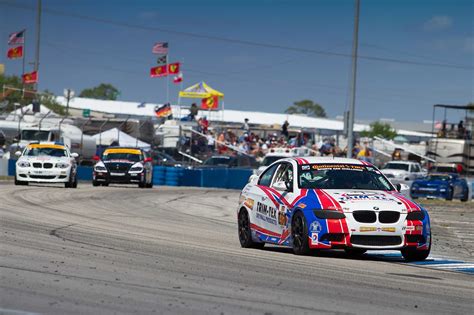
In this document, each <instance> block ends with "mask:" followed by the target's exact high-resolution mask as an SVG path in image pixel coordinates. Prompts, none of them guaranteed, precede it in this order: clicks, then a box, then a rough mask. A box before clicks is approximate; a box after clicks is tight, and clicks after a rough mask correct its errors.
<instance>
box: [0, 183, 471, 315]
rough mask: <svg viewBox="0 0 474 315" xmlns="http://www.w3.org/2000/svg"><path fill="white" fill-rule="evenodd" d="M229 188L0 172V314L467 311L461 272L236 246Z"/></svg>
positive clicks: (234, 195) (466, 277)
mask: <svg viewBox="0 0 474 315" xmlns="http://www.w3.org/2000/svg"><path fill="white" fill-rule="evenodd" d="M238 197H239V192H238V191H226V190H217V189H216V190H213V189H191V188H170V187H157V188H154V189H139V188H135V187H123V186H122V187H121V186H115V187H113V186H111V187H92V186H90V184H80V185H79V188H78V189H64V188H61V187H41V186H28V187H16V186H13V185H12V184H11V183H6V182H3V183H0V220H1V221H0V228H1V229H0V231H1V242H0V246H1V248H0V254H1V257H0V314H37V313H43V314H150V313H151V314H152V313H158V314H267V315H268V314H318V313H323V314H333V313H336V314H368V313H370V314H402V313H430V314H450V313H457V314H472V313H474V299H473V296H474V281H473V280H474V277H473V276H472V275H470V274H463V273H457V272H450V271H444V270H434V269H430V268H424V267H419V266H413V265H406V264H403V263H400V262H397V261H391V260H384V259H380V258H375V257H372V256H370V255H366V256H365V257H364V258H362V259H349V258H348V257H346V256H345V255H344V254H343V253H341V252H336V251H334V252H328V253H323V254H321V255H318V256H317V255H313V256H307V257H300V256H295V255H293V254H292V253H291V251H289V250H286V249H281V248H277V247H266V249H264V250H251V249H242V248H240V245H239V242H238V239H237V230H236V220H235V217H236V215H235V206H236V203H237V200H238ZM471 206H472V204H470V205H469V206H468V207H467V208H466V209H468V210H469V209H470V210H472V208H471ZM463 217H465V216H464V215H463ZM469 220H470V219H469ZM437 230H438V231H439V229H438V227H437V225H436V221H435V222H434V223H433V231H437ZM436 239H438V241H437V242H439V243H440V244H441V243H443V242H446V240H449V238H448V239H447V238H444V236H435V240H436ZM448 243H449V242H448ZM437 251H438V252H437ZM441 251H442V252H444V250H441ZM456 251H457V250H456V248H454V249H452V251H451V254H455V253H456ZM458 251H459V249H458ZM434 253H435V254H436V253H438V254H441V252H440V251H439V249H438V247H437V245H436V243H435V245H434ZM470 254H471V252H468V254H464V255H470ZM469 257H470V256H469ZM469 257H468V258H469Z"/></svg>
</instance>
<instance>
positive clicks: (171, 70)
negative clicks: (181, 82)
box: [168, 62, 179, 74]
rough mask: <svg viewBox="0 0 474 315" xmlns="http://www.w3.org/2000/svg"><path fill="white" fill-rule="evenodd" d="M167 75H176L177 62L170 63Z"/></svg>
mask: <svg viewBox="0 0 474 315" xmlns="http://www.w3.org/2000/svg"><path fill="white" fill-rule="evenodd" d="M168 73H169V74H177V73H179V62H175V63H170V64H169V65H168Z"/></svg>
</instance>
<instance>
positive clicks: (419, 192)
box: [410, 189, 448, 199]
mask: <svg viewBox="0 0 474 315" xmlns="http://www.w3.org/2000/svg"><path fill="white" fill-rule="evenodd" d="M410 196H411V197H413V198H442V199H445V198H447V197H448V190H447V189H446V190H444V191H440V190H439V189H429V190H428V189H425V190H424V189H416V190H415V189H412V190H410Z"/></svg>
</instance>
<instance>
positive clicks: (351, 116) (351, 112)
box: [347, 0, 360, 158]
mask: <svg viewBox="0 0 474 315" xmlns="http://www.w3.org/2000/svg"><path fill="white" fill-rule="evenodd" d="M359 6H360V0H355V17H354V39H353V42H352V80H351V106H350V108H349V119H348V120H349V123H348V126H347V135H348V136H347V157H348V158H351V157H352V149H353V148H354V116H355V115H354V114H355V98H356V79H357V47H358V41H359Z"/></svg>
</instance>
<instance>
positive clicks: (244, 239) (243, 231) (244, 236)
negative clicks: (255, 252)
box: [237, 209, 265, 249]
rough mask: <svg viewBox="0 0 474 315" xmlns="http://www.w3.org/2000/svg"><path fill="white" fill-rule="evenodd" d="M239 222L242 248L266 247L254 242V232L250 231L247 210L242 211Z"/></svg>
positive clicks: (263, 244)
mask: <svg viewBox="0 0 474 315" xmlns="http://www.w3.org/2000/svg"><path fill="white" fill-rule="evenodd" d="M237 221H238V231H239V241H240V246H242V247H243V248H259V249H262V248H263V247H264V246H265V243H257V242H254V241H253V240H252V231H251V230H250V220H249V216H248V214H247V210H244V209H242V210H240V212H239V217H238V220H237Z"/></svg>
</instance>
